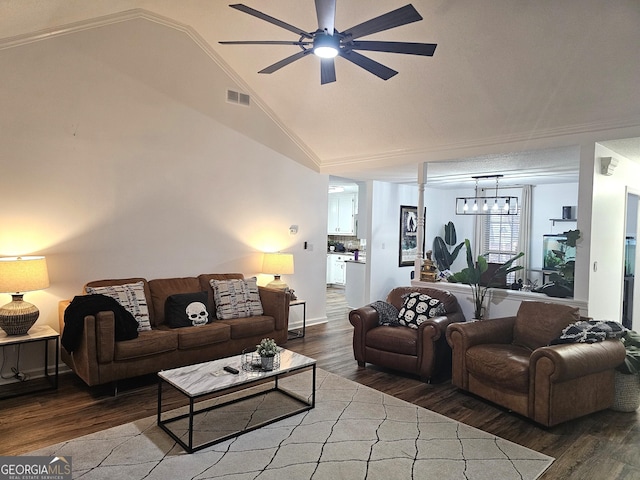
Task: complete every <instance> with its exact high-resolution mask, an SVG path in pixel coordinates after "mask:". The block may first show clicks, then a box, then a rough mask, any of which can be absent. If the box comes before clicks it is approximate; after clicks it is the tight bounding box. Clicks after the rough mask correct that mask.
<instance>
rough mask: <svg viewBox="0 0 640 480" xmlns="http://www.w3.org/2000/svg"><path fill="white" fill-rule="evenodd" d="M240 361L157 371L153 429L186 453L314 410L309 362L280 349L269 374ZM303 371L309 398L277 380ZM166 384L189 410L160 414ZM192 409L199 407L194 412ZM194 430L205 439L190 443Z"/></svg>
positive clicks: (311, 363) (311, 364) (236, 358)
mask: <svg viewBox="0 0 640 480" xmlns="http://www.w3.org/2000/svg"><path fill="white" fill-rule="evenodd" d="M242 361H243V356H242V355H236V356H234V357H228V358H223V359H220V360H214V361H211V362H205V363H199V364H196V365H189V366H186V367H180V368H174V369H172V370H164V371H161V372H159V373H158V378H159V383H158V419H157V423H158V426H159V427H160V428H162V429H163V430H164V431H165V432H167V433H168V434H169V435H170V436H171V437H172V438H173V439H174V440H175V441H176V442H178V444H179V445H180V446H181V447H182V448H184V449H185V450H186V451H187V452H189V453H192V452H195V451H197V450H201V449H203V448H206V447H208V446H211V445H214V444H216V443H219V442H222V441H224V440H228V439H229V438H233V437H236V436H238V435H241V434H243V433H246V432H250V431H252V430H255V429H257V428H260V427H263V426H264V425H268V424H270V423H273V422H276V421H278V420H281V419H283V418H288V417H291V416H293V415H296V414H298V413H300V412H304V411H307V410H310V409H312V408H314V407H315V396H316V361H315V360H314V359H312V358H309V357H305V356H304V355H300V354H298V353H295V352H292V351H290V350H285V349H282V350H281V351H280V364H279V367H278V368H276V369H274V370H272V371H255V370H251V369H248V370H247V369H243V365H242ZM225 366H230V367H233V368H235V369H236V370H238V373H237V374H232V373H228V372H226V371H225V370H224V367H225ZM305 371H307V372H308V371H310V372H311V381H310V394H309V395H308V396H305V395H301V394H300V393H299V392H298V393H296V392H294V391H291V390H289V389H287V388H284V386H283V384H282V382H281V381H280V379H281V377H283V378H286V379H289V377H291V376H292V375H295V376H296V377H300V375H299V374H301V373H303V372H305ZM292 380H294V381H297V379H292ZM165 384H167V385H170V386H172V387H173V388H175V389H176V390H178V391H179V392H181V393H182V394H183V395H184V396H185V397H186V398H187V399H188V411H185V409H182V410H180V409H179V410H172V411H169V412H163V411H162V391H163V386H164V385H165ZM196 402H197V403H196ZM196 405H197V406H198V407H201V408H199V409H196ZM196 418H198V423H197V424H196V423H195V422H194V420H195V419H196ZM169 425H172V426H173V427H174V428H173V429H172V428H170V427H169ZM194 432H197V433H198V435H199V436H206V437H207V438H206V439H200V440H201V441H198V442H195V443H196V445H194ZM185 437H186V439H185ZM210 437H213V438H210Z"/></svg>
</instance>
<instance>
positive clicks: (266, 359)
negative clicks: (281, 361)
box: [256, 338, 278, 370]
mask: <svg viewBox="0 0 640 480" xmlns="http://www.w3.org/2000/svg"><path fill="white" fill-rule="evenodd" d="M256 352H257V353H258V355H260V363H261V365H262V368H263V369H264V370H273V359H274V357H275V356H276V354H277V353H278V345H276V341H275V340H273V339H272V338H263V339H262V340H260V344H259V345H256Z"/></svg>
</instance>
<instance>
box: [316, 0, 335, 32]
mask: <svg viewBox="0 0 640 480" xmlns="http://www.w3.org/2000/svg"><path fill="white" fill-rule="evenodd" d="M316 14H317V15H318V29H320V30H322V31H323V32H327V33H328V34H329V35H333V31H334V30H335V20H336V0H316Z"/></svg>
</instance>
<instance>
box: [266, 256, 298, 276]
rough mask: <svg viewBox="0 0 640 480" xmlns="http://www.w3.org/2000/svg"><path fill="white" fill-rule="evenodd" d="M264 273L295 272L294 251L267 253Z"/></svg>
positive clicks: (288, 273)
mask: <svg viewBox="0 0 640 480" xmlns="http://www.w3.org/2000/svg"><path fill="white" fill-rule="evenodd" d="M262 273H270V274H271V275H291V274H292V273H293V254H292V253H265V254H264V259H263V261H262Z"/></svg>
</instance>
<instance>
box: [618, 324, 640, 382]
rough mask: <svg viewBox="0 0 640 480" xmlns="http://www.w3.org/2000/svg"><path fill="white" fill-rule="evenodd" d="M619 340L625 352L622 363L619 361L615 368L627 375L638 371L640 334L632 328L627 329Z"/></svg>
mask: <svg viewBox="0 0 640 480" xmlns="http://www.w3.org/2000/svg"><path fill="white" fill-rule="evenodd" d="M620 340H621V341H622V343H623V344H624V348H625V349H626V351H627V352H626V356H625V359H624V363H621V364H620V365H619V366H618V367H617V370H618V371H619V372H620V373H625V374H627V375H634V374H638V373H640V335H639V334H638V333H637V332H634V331H633V330H629V331H627V332H625V334H624V336H623V337H622V338H621V339H620Z"/></svg>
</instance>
